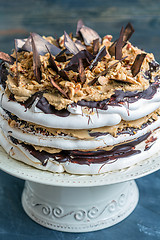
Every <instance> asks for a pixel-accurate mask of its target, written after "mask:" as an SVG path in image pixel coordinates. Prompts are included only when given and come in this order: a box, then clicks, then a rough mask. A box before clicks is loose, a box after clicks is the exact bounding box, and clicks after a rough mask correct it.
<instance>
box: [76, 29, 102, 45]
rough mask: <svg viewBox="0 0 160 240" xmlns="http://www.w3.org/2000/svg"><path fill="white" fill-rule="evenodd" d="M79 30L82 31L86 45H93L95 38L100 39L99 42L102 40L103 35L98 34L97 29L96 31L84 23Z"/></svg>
mask: <svg viewBox="0 0 160 240" xmlns="http://www.w3.org/2000/svg"><path fill="white" fill-rule="evenodd" d="M79 32H80V33H81V35H82V37H83V40H84V43H85V45H87V46H88V45H91V43H92V42H93V40H95V39H97V38H98V39H99V42H101V41H102V39H101V37H100V36H99V35H98V33H97V32H96V31H94V30H93V29H91V28H89V27H87V26H85V25H83V26H82V27H81V28H80V30H79Z"/></svg>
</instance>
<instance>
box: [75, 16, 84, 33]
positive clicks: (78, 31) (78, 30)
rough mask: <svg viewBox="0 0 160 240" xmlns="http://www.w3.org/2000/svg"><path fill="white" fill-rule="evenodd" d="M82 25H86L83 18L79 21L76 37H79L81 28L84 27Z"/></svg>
mask: <svg viewBox="0 0 160 240" xmlns="http://www.w3.org/2000/svg"><path fill="white" fill-rule="evenodd" d="M82 26H84V23H83V21H82V19H79V20H78V22H77V29H76V37H79V35H80V29H81V28H82Z"/></svg>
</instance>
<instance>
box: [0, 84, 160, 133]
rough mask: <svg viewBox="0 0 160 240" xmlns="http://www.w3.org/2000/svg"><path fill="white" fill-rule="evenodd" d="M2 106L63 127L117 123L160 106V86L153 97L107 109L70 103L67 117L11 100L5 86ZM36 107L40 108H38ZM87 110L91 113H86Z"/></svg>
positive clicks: (24, 117)
mask: <svg viewBox="0 0 160 240" xmlns="http://www.w3.org/2000/svg"><path fill="white" fill-rule="evenodd" d="M0 94H1V96H0V98H1V106H2V108H4V109H6V110H7V111H9V112H11V113H13V114H15V115H16V116H17V117H19V118H20V119H22V120H25V121H29V122H33V123H36V124H39V125H42V126H46V127H50V128H60V129H90V128H98V127H103V126H114V125H116V124H118V123H120V121H121V120H122V119H123V120H125V121H132V120H135V119H139V118H141V117H144V116H146V115H147V114H149V113H151V112H153V111H155V110H156V109H157V108H159V107H160V101H159V99H160V89H159V88H158V89H157V92H156V93H155V95H154V96H153V98H152V99H149V100H147V99H139V100H138V101H136V102H135V103H130V104H129V105H128V104H127V103H126V104H125V105H124V104H121V105H120V106H108V109H107V110H101V109H94V108H93V109H90V110H88V108H87V110H86V107H80V106H78V107H71V106H69V107H68V110H69V111H70V112H71V114H70V115H69V116H67V117H59V116H56V115H54V114H45V113H43V112H42V111H41V110H37V109H38V108H36V107H34V108H31V109H29V108H27V109H26V108H25V106H23V105H21V104H20V103H18V102H16V101H12V100H9V98H8V97H7V95H6V94H4V93H3V91H2V90H1V93H0ZM35 108H36V109H35ZM86 111H87V113H85V112H86Z"/></svg>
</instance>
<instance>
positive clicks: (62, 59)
mask: <svg viewBox="0 0 160 240" xmlns="http://www.w3.org/2000/svg"><path fill="white" fill-rule="evenodd" d="M66 51H67V49H66V48H65V49H63V50H62V51H61V52H60V53H59V54H57V55H56V58H55V60H56V61H57V62H66V56H65V55H64V53H65V52H66Z"/></svg>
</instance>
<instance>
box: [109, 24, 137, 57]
mask: <svg viewBox="0 0 160 240" xmlns="http://www.w3.org/2000/svg"><path fill="white" fill-rule="evenodd" d="M134 31H135V30H134V28H133V26H132V24H131V23H128V24H127V26H126V27H125V29H124V33H123V46H122V47H124V46H125V44H126V42H127V41H128V40H129V39H130V37H131V36H132V34H133V33H134ZM117 41H118V39H117V40H116V41H115V42H113V43H112V45H111V46H110V47H109V48H108V52H109V54H110V55H111V56H115V46H116V44H117Z"/></svg>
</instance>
